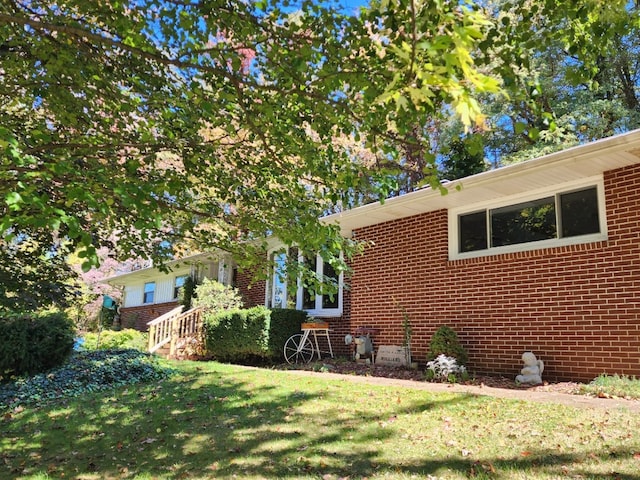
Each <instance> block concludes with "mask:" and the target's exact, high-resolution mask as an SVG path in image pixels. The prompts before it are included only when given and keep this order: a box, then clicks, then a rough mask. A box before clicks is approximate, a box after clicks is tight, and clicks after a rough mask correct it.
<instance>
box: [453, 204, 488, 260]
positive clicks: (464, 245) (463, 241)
mask: <svg viewBox="0 0 640 480" xmlns="http://www.w3.org/2000/svg"><path fill="white" fill-rule="evenodd" d="M458 222H459V232H460V238H459V245H460V253H463V252H473V251H475V250H484V249H486V248H487V213H486V211H484V210H483V211H481V212H476V213H469V214H468V215H460V217H458Z"/></svg>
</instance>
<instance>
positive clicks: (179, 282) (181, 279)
mask: <svg viewBox="0 0 640 480" xmlns="http://www.w3.org/2000/svg"><path fill="white" fill-rule="evenodd" d="M187 278H189V275H178V276H177V277H176V278H175V280H174V282H173V298H174V300H175V299H177V298H178V297H179V296H180V291H181V290H182V289H183V288H184V284H185V282H186V281H187Z"/></svg>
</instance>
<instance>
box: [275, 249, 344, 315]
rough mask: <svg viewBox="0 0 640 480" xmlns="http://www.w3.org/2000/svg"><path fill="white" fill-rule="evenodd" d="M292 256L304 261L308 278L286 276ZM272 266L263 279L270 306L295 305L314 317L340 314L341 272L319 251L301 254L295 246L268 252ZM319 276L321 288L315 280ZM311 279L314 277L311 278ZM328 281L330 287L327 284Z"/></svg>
mask: <svg viewBox="0 0 640 480" xmlns="http://www.w3.org/2000/svg"><path fill="white" fill-rule="evenodd" d="M291 259H296V261H297V262H298V263H299V264H301V265H302V264H304V266H306V267H307V269H308V271H309V272H311V275H312V276H314V278H313V279H311V278H306V279H305V278H304V277H303V276H297V278H290V276H289V275H288V274H287V263H288V261H290V260H291ZM271 260H272V262H273V265H274V268H273V272H272V275H271V277H270V278H269V281H268V282H267V292H266V299H267V302H266V304H267V306H268V307H270V308H296V309H298V310H305V311H306V312H308V313H309V314H310V315H313V316H316V317H333V316H340V315H341V314H342V294H343V274H342V272H340V273H339V272H337V271H336V270H335V268H334V267H333V266H332V265H331V264H330V263H329V262H326V261H324V260H323V258H322V257H321V256H320V255H304V254H302V253H301V252H299V250H298V249H297V248H295V247H293V248H290V249H289V250H288V251H287V252H282V251H279V252H275V253H272V254H271ZM320 279H321V280H322V283H323V284H324V285H325V288H322V286H319V285H318V284H317V281H318V280H320ZM311 280H315V281H311ZM329 284H332V285H331V286H330V287H328V286H327V285H329Z"/></svg>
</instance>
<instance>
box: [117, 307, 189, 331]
mask: <svg viewBox="0 0 640 480" xmlns="http://www.w3.org/2000/svg"><path fill="white" fill-rule="evenodd" d="M177 306H178V302H167V303H158V304H154V305H141V306H139V307H129V308H122V309H121V310H120V324H121V325H122V328H135V329H136V330H140V331H141V332H146V331H147V330H148V329H149V328H148V327H147V323H148V322H150V321H151V320H155V319H156V318H158V317H159V316H160V315H164V314H165V313H167V312H170V311H171V310H173V309H174V308H176V307H177Z"/></svg>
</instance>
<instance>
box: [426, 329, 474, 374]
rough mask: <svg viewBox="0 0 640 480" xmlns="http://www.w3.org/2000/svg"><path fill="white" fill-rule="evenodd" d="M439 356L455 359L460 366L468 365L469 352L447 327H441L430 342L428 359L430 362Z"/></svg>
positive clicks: (455, 334) (453, 331)
mask: <svg viewBox="0 0 640 480" xmlns="http://www.w3.org/2000/svg"><path fill="white" fill-rule="evenodd" d="M439 355H445V356H446V357H453V358H455V359H456V361H457V363H458V365H460V366H465V365H466V364H467V359H468V356H467V351H466V350H465V349H464V347H463V346H462V345H461V344H460V340H458V334H457V333H456V332H455V330H453V329H452V328H451V327H448V326H446V325H443V326H441V327H439V328H438V329H437V330H436V331H435V333H434V334H433V336H432V337H431V341H430V342H429V353H428V355H427V358H428V359H429V360H435V359H436V358H437V357H438V356H439Z"/></svg>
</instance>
